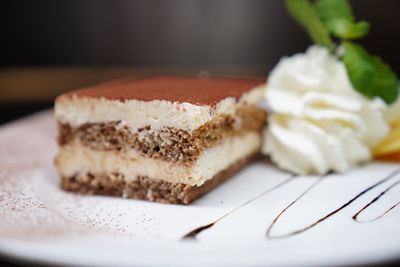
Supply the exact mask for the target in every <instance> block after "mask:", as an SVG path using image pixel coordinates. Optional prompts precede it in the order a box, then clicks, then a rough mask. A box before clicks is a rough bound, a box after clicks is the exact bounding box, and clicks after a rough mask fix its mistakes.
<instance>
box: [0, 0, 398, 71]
mask: <svg viewBox="0 0 400 267" xmlns="http://www.w3.org/2000/svg"><path fill="white" fill-rule="evenodd" d="M351 2H352V5H353V7H354V10H355V12H354V13H355V15H356V18H357V19H363V20H366V21H369V22H371V24H372V28H371V32H370V34H369V35H368V36H367V37H366V38H364V39H363V40H362V41H361V42H362V43H363V44H364V45H365V46H366V47H367V48H368V50H370V52H372V53H376V54H379V55H381V56H382V57H383V58H384V59H385V60H386V61H388V62H389V63H390V64H391V65H392V66H393V68H394V69H395V70H396V71H397V72H400V52H399V47H400V27H399V26H400V24H399V12H400V1H398V0H355V1H351ZM1 3H2V4H1V8H0V32H1V36H2V38H1V39H2V40H1V42H0V48H1V49H0V57H1V61H0V64H1V66H3V67H9V66H48V65H157V66H159V65H175V66H176V65H185V66H186V65H211V64H264V65H268V64H273V63H275V62H276V61H277V60H278V59H279V57H280V56H282V55H290V54H293V53H295V52H299V51H304V50H305V48H306V47H307V46H308V45H309V44H310V42H309V40H308V37H307V36H306V34H304V32H303V31H301V30H299V27H298V26H297V25H296V24H295V23H294V22H293V21H292V20H291V19H290V18H289V17H288V15H287V14H286V12H285V9H284V4H283V1H282V0H114V1H113V0H68V1H54V0H35V1H20V0H7V1H4V0H3V1H1Z"/></svg>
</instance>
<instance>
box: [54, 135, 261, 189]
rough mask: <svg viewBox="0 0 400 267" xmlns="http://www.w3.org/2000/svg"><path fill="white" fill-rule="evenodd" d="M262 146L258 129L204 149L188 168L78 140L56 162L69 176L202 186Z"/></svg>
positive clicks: (61, 170)
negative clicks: (94, 175)
mask: <svg viewBox="0 0 400 267" xmlns="http://www.w3.org/2000/svg"><path fill="white" fill-rule="evenodd" d="M260 146H261V135H260V134H259V133H257V132H249V133H246V134H245V135H242V136H233V137H230V138H227V139H225V140H224V141H223V142H222V143H220V144H219V145H217V146H214V147H212V148H209V149H207V150H205V151H203V152H202V154H200V156H199V158H198V160H197V161H196V162H195V163H194V164H193V165H192V166H189V167H188V166H185V165H181V164H176V163H175V164H174V163H170V162H167V161H163V160H159V159H150V158H147V157H144V156H142V155H140V154H139V152H138V151H136V150H134V149H131V150H129V151H99V150H93V149H90V148H88V147H85V146H83V145H81V144H79V143H78V142H74V143H71V144H69V145H66V146H62V147H61V148H60V152H59V154H58V156H57V160H56V165H57V167H58V169H59V171H60V174H61V175H63V176H66V177H70V176H73V175H76V174H78V175H79V174H81V175H85V174H87V173H121V174H123V175H124V176H125V177H126V179H127V182H129V180H134V179H136V177H137V176H139V175H140V176H148V177H150V178H155V179H160V180H165V181H168V182H171V183H185V184H189V185H198V186H199V185H201V184H203V183H204V182H205V181H207V180H208V179H211V178H212V177H213V176H214V175H216V174H217V173H219V172H220V171H222V170H224V169H226V168H228V167H229V166H230V165H231V164H233V163H235V162H236V161H238V160H240V159H242V158H245V157H247V156H250V155H252V154H254V153H256V152H257V151H258V150H259V149H260Z"/></svg>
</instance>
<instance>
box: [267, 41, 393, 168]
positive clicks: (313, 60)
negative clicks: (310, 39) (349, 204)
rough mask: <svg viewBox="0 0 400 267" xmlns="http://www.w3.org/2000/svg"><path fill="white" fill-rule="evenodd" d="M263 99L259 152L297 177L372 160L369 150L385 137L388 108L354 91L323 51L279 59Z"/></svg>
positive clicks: (312, 50)
mask: <svg viewBox="0 0 400 267" xmlns="http://www.w3.org/2000/svg"><path fill="white" fill-rule="evenodd" d="M265 98H266V101H267V106H268V109H269V110H270V115H269V126H268V128H267V129H266V130H265V142H264V147H263V152H264V153H265V154H268V155H270V156H271V159H272V161H273V162H275V163H276V164H277V165H278V166H279V167H281V168H282V169H285V170H288V171H291V172H294V173H297V174H324V173H327V172H328V171H330V170H332V171H335V172H345V171H346V170H348V169H349V168H351V167H352V166H354V165H356V164H359V163H362V162H365V161H368V160H370V159H371V148H373V147H374V146H376V145H377V144H379V142H380V141H381V140H382V139H383V138H384V137H385V136H386V135H387V134H388V133H389V125H388V123H387V122H386V121H385V119H384V117H383V112H384V111H385V109H387V106H386V104H385V103H384V102H383V101H382V100H381V99H380V98H375V99H373V100H370V99H368V98H366V97H364V96H363V95H361V94H359V93H358V92H357V91H355V90H354V89H353V87H352V85H351V83H350V81H349V78H348V76H347V72H346V69H345V66H344V64H343V63H342V62H341V61H339V60H338V59H337V57H335V56H334V55H331V54H330V53H329V51H328V50H327V49H326V48H323V47H319V46H311V47H310V48H308V50H307V51H306V53H301V54H296V55H294V56H292V57H288V58H282V59H281V60H280V62H279V63H278V65H277V66H276V67H275V68H274V70H273V71H272V72H271V74H270V76H269V78H268V84H267V88H266V93H265Z"/></svg>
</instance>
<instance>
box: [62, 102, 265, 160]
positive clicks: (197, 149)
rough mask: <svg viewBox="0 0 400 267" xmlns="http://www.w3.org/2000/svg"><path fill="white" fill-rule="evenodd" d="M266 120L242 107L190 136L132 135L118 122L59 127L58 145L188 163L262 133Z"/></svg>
mask: <svg viewBox="0 0 400 267" xmlns="http://www.w3.org/2000/svg"><path fill="white" fill-rule="evenodd" d="M265 117H266V114H265V112H264V111H263V110H260V109H257V108H256V107H255V106H252V105H247V106H242V107H241V108H239V109H238V110H236V112H235V114H234V115H220V116H217V117H215V118H214V119H213V120H211V121H209V122H207V123H206V124H204V125H202V126H201V127H199V128H198V129H196V130H195V131H193V132H191V133H190V132H188V131H184V130H180V129H175V128H172V127H164V128H162V129H161V130H156V131H154V130H152V129H151V128H150V126H147V127H144V128H142V129H139V130H137V131H134V132H132V131H131V129H130V128H129V127H128V126H126V125H121V123H120V122H109V123H91V124H84V125H82V126H80V127H76V128H72V127H71V126H69V125H68V124H59V144H60V145H61V146H63V145H67V144H69V143H71V142H73V141H74V140H79V142H80V143H81V144H82V145H84V146H86V147H89V148H92V149H95V150H118V151H121V150H122V151H126V150H129V149H135V150H137V151H139V152H140V153H141V154H142V155H145V156H147V157H150V158H154V159H163V160H165V161H172V162H177V161H179V162H186V163H191V162H193V161H195V160H196V159H197V158H198V156H199V155H200V153H201V151H203V150H205V149H207V148H210V147H212V146H214V145H216V144H218V143H219V142H221V140H223V139H224V138H227V137H229V136H233V135H241V134H243V133H245V132H248V131H257V132H261V130H262V128H263V126H264V125H265Z"/></svg>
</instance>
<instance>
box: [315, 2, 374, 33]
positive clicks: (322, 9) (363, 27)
mask: <svg viewBox="0 0 400 267" xmlns="http://www.w3.org/2000/svg"><path fill="white" fill-rule="evenodd" d="M315 7H316V10H317V12H318V14H319V16H320V17H321V19H322V21H323V22H324V23H325V25H326V27H327V29H328V31H329V32H330V33H331V34H333V35H334V36H336V37H338V38H341V39H347V40H349V39H357V38H361V37H363V36H365V35H366V34H367V33H368V32H369V28H370V26H369V23H368V22H365V21H360V22H358V23H356V22H355V20H354V16H353V13H352V10H351V6H350V4H349V2H348V1H347V0H318V1H317V2H316V3H315Z"/></svg>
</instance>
